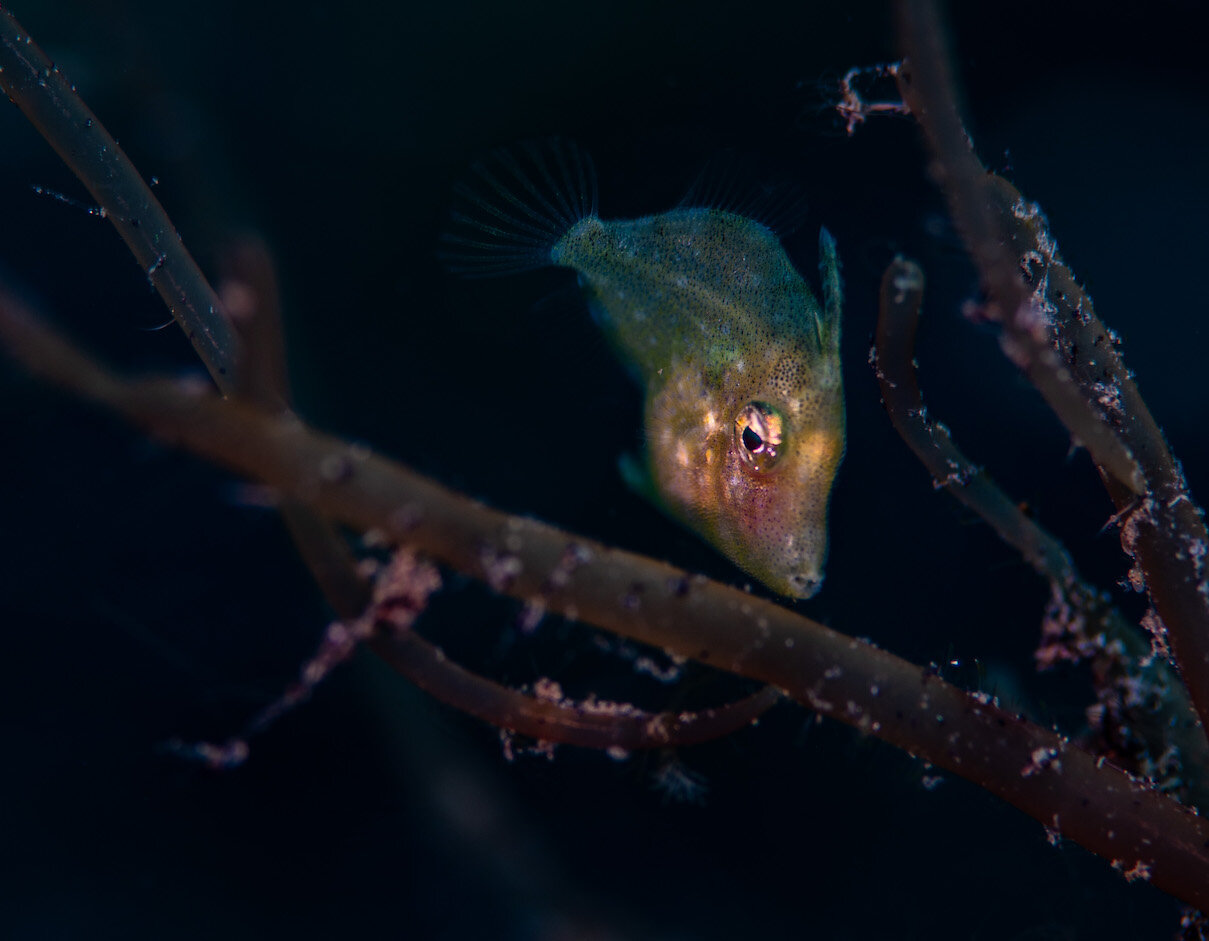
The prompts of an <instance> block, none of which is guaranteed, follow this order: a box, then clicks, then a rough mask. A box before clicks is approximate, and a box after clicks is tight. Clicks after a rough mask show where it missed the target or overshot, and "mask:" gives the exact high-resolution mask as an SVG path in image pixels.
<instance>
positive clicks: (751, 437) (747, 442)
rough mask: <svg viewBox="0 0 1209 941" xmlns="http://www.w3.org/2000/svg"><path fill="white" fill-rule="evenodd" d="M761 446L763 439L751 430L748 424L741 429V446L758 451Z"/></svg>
mask: <svg viewBox="0 0 1209 941" xmlns="http://www.w3.org/2000/svg"><path fill="white" fill-rule="evenodd" d="M763 446H764V439H763V438H761V437H760V436H759V435H758V434H756V433H755V432H754V431H752V430H751V426H750V425H748V426H747V427H746V428H744V429H743V447H745V448H747V450H749V451H752V452H755V451H759V450H760V448H761V447H763Z"/></svg>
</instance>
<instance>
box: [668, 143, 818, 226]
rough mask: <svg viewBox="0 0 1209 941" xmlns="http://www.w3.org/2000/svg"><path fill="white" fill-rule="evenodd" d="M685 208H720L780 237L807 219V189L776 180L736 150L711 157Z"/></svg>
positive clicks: (690, 193) (691, 190) (698, 178)
mask: <svg viewBox="0 0 1209 941" xmlns="http://www.w3.org/2000/svg"><path fill="white" fill-rule="evenodd" d="M680 206H681V208H684V209H721V210H722V211H724V212H732V213H734V214H735V215H738V216H743V217H745V218H747V219H754V220H755V221H756V222H759V223H761V224H762V225H765V226H767V227H768V228H769V229H771V230H772V231H773V232H775V233H776V234H777V235H779V236H784V235H788V234H790V233H791V232H793V231H794V230H796V229H797V228H798V227H799V226H800V225H801V224H802V222H803V221H804V220H805V218H806V214H807V204H806V192H805V190H804V189H803V187H802V185H801V184H800V183H798V182H797V181H796V180H789V179H784V178H782V179H775V178H770V177H769V175H768V174H767V173H765V172H763V171H762V170H761V168H760V166H759V164H758V162H757V161H756V160H755V159H754V158H751V157H748V156H745V155H743V154H740V153H738V152H737V151H735V150H733V149H729V150H724V151H722V152H721V153H719V154H717V155H715V156H714V157H711V158H710V159H709V160H708V161H706V163H705V165H704V166H703V167H702V168H701V170H700V172H698V174H697V178H696V179H695V180H694V181H693V184H692V186H690V187H689V190H688V192H687V193H685V195H684V198H683V199H682V200H680Z"/></svg>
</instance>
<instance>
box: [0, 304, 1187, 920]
mask: <svg viewBox="0 0 1209 941" xmlns="http://www.w3.org/2000/svg"><path fill="white" fill-rule="evenodd" d="M0 337H2V338H3V339H4V341H5V343H6V345H7V346H8V347H9V349H10V350H12V352H13V353H14V354H15V355H16V356H17V357H18V358H19V359H20V360H21V361H22V362H23V363H25V364H26V366H27V367H28V368H30V369H31V370H33V371H35V372H36V373H38V374H40V375H43V376H47V377H54V378H55V379H56V380H57V381H59V382H60V383H61V384H63V385H65V386H66V387H67V388H69V389H72V390H73V391H76V392H77V393H79V394H82V395H85V396H87V397H88V398H91V399H92V400H94V401H96V402H97V403H98V404H103V405H105V406H106V407H108V408H110V409H112V410H114V411H116V412H117V413H119V414H121V415H124V416H125V417H127V418H128V419H130V420H131V421H133V422H135V423H137V424H139V425H141V426H143V427H144V428H146V429H147V430H148V431H150V432H151V433H152V434H154V435H156V436H157V437H159V438H161V439H163V440H164V441H167V442H170V443H173V444H177V445H179V446H182V447H186V448H188V449H190V450H192V451H194V452H195V453H197V454H199V455H201V456H203V457H206V458H208V459H210V460H213V461H216V462H218V463H220V464H224V465H225V466H227V467H230V468H231V469H233V470H235V471H237V472H239V473H243V474H247V475H249V476H251V477H254V478H257V479H259V480H261V481H263V482H265V483H268V484H271V485H272V486H275V487H277V488H278V489H279V490H281V491H282V492H283V493H286V494H289V495H291V496H293V497H295V498H297V499H300V500H302V501H304V502H306V503H308V504H309V505H310V506H312V507H314V508H315V509H316V510H318V511H319V512H321V513H324V514H326V515H328V516H330V517H332V518H333V519H336V520H340V521H341V522H343V523H345V524H347V525H349V526H352V527H354V528H356V529H358V530H361V531H377V532H379V533H380V534H381V535H382V536H383V537H384V538H385V539H387V540H388V541H391V542H397V543H400V544H408V545H413V546H415V547H416V548H418V549H420V550H422V551H423V552H425V553H427V554H429V555H431V556H433V557H434V558H436V559H438V560H440V561H442V562H444V563H446V564H448V565H450V566H452V567H454V568H456V569H457V570H459V571H461V572H464V573H466V574H468V575H471V576H472V577H475V578H480V579H484V580H486V579H487V577H488V569H489V568H490V567H492V565H494V563H495V561H496V560H498V559H499V558H500V557H502V556H508V557H510V558H512V559H514V560H515V564H514V565H511V566H510V567H509V573H510V576H511V577H510V578H508V579H506V580H499V579H497V580H496V583H495V587H497V589H499V590H501V591H503V592H505V593H506V594H509V595H511V596H513V597H516V598H520V599H528V598H532V597H535V596H536V597H541V598H543V599H544V601H545V604H546V606H547V609H548V610H549V611H550V612H552V613H555V614H559V615H563V616H566V617H572V618H577V619H579V620H582V621H585V622H587V623H591V624H595V625H597V626H599V627H602V628H604V629H606V630H610V631H613V632H614V633H617V634H620V635H622V636H625V637H629V638H632V639H634V640H638V641H641V642H643V643H647V644H652V645H654V646H657V647H662V648H663V649H665V650H668V651H669V652H671V653H673V654H677V655H680V656H685V657H689V658H693V659H696V660H699V661H701V662H703V663H708V664H711V665H713V666H715V667H719V668H721V669H725V670H729V671H731V672H734V673H738V674H740V675H743V676H747V677H750V678H752V679H757V680H759V681H761V682H763V683H767V684H769V685H771V686H774V687H777V688H780V689H783V690H785V692H786V693H787V694H788V695H789V696H791V697H793V698H795V699H797V700H798V701H800V702H802V703H804V704H807V705H809V706H810V707H812V708H813V709H815V710H817V711H818V712H820V713H822V714H824V715H828V716H831V717H833V718H835V719H838V720H840V721H842V722H846V723H848V724H850V725H853V726H855V727H856V728H858V729H860V730H862V731H863V732H865V733H867V734H870V735H874V736H876V737H878V738H881V739H883V740H885V741H887V742H890V743H891V744H893V745H896V746H898V747H900V748H903V749H906V750H907V751H909V752H910V753H911V754H913V755H916V756H918V757H920V758H923V759H925V760H927V761H930V762H931V763H932V764H934V765H936V766H938V767H941V768H945V769H947V770H949V771H952V772H953V773H955V774H959V775H961V776H962V777H965V778H967V779H968V780H970V781H973V782H974V783H976V784H978V785H980V786H981V787H984V788H986V789H987V790H989V791H991V792H992V793H994V794H997V795H998V796H1000V797H1002V798H1003V799H1004V800H1007V801H1008V802H1010V803H1012V804H1013V805H1015V806H1016V807H1018V808H1020V809H1021V810H1023V811H1024V812H1025V813H1027V814H1029V815H1031V816H1032V817H1034V818H1035V819H1037V820H1038V821H1040V822H1042V823H1043V824H1044V825H1045V826H1047V827H1049V828H1051V830H1053V831H1056V832H1058V833H1059V834H1060V835H1061V836H1063V837H1065V838H1068V839H1071V840H1074V841H1075V842H1077V843H1079V844H1081V845H1082V846H1084V847H1086V848H1087V849H1089V850H1091V851H1092V852H1095V853H1098V854H1099V855H1101V856H1103V857H1105V858H1106V859H1109V860H1112V861H1113V863H1114V865H1117V866H1119V867H1121V868H1123V869H1124V870H1126V871H1128V872H1131V873H1133V874H1135V875H1139V874H1140V875H1143V876H1144V877H1146V878H1148V879H1150V880H1151V881H1152V882H1153V883H1154V884H1155V885H1156V886H1158V887H1159V888H1161V889H1163V890H1164V891H1166V892H1169V893H1170V894H1172V895H1174V896H1176V897H1177V898H1180V899H1182V900H1184V901H1186V902H1188V903H1189V904H1192V905H1196V906H1198V907H1201V908H1205V907H1209V821H1206V820H1203V819H1201V818H1200V817H1198V816H1197V815H1195V814H1194V813H1192V812H1191V811H1189V810H1188V809H1187V808H1184V807H1182V806H1180V805H1179V804H1177V803H1176V802H1175V801H1173V800H1171V799H1169V798H1167V797H1165V796H1163V795H1162V794H1160V793H1158V792H1157V791H1156V790H1155V789H1154V788H1153V787H1152V786H1151V785H1150V784H1148V783H1146V782H1143V781H1139V780H1136V779H1134V778H1132V777H1130V776H1129V775H1127V774H1125V773H1124V772H1122V771H1120V770H1118V769H1116V768H1114V767H1112V766H1111V765H1109V764H1107V763H1106V762H1105V761H1104V759H1103V758H1096V757H1095V756H1094V755H1091V754H1089V753H1088V752H1085V751H1083V750H1082V749H1080V748H1078V747H1075V746H1073V745H1071V744H1070V743H1069V742H1068V741H1067V740H1066V739H1064V738H1062V737H1060V736H1058V735H1056V734H1054V733H1052V732H1049V731H1047V730H1045V729H1042V728H1039V727H1037V726H1035V725H1032V724H1031V723H1029V722H1027V721H1025V720H1023V719H1021V718H1018V717H1016V716H1013V715H1011V714H1010V713H1008V712H1005V711H1004V710H1002V709H1000V708H998V706H996V705H995V704H994V703H993V702H991V701H990V697H986V696H981V695H978V694H969V693H966V692H963V691H962V690H960V689H958V688H956V687H954V686H951V685H949V684H948V683H946V682H944V681H943V680H942V679H941V678H940V677H939V676H937V675H936V674H935V671H932V670H928V669H921V668H920V667H918V666H915V665H914V664H911V663H908V662H906V661H904V660H902V659H900V658H898V657H895V656H893V655H892V654H889V653H887V652H885V651H883V650H879V649H878V648H877V647H874V646H873V645H872V644H869V643H866V642H863V641H860V640H857V639H855V638H852V637H848V636H845V635H843V634H840V633H837V632H836V631H833V630H831V629H829V628H827V627H824V626H823V625H821V624H818V623H816V622H814V621H811V620H809V619H807V618H804V617H801V616H799V615H797V614H794V613H793V612H792V611H790V610H788V609H786V608H783V607H781V606H779V605H777V604H774V603H772V602H769V601H765V600H763V599H760V598H753V597H751V596H750V595H748V594H746V593H744V592H742V591H738V590H736V589H733V588H729V587H727V586H724V585H721V584H718V583H716V582H711V581H709V580H708V579H705V578H703V577H700V576H692V575H689V574H688V573H686V572H684V571H682V570H679V569H676V568H674V567H672V566H670V565H667V564H664V563H662V562H657V561H655V560H652V559H648V558H644V557H642V556H638V555H635V554H633V553H630V552H625V551H622V550H618V549H612V548H608V547H606V546H603V545H600V544H598V543H594V542H591V541H588V540H585V539H581V538H579V537H576V536H572V535H570V534H568V533H565V532H561V531H559V530H558V529H556V528H554V527H551V526H548V525H545V524H543V523H539V522H536V521H533V520H528V519H521V518H517V517H512V516H508V515H506V514H503V513H500V512H498V511H495V510H492V509H489V508H487V507H485V506H482V505H481V504H478V503H475V502H472V501H470V500H468V499H467V498H465V497H463V496H461V495H459V494H457V493H455V492H453V491H450V490H448V489H447V488H445V487H443V486H441V485H440V484H438V483H436V482H434V481H431V480H428V479H426V478H424V477H422V476H420V475H418V474H416V473H414V472H412V471H410V470H408V469H406V468H404V467H402V466H400V465H398V464H394V463H392V462H390V461H387V460H385V459H383V458H381V457H378V456H376V455H374V454H372V453H369V452H368V451H367V450H366V449H365V448H363V447H359V446H355V445H351V444H349V443H347V442H344V441H341V440H340V439H338V438H334V437H331V436H328V435H323V434H320V433H317V432H314V431H312V430H310V429H308V428H306V427H305V426H304V425H303V424H302V423H301V422H299V421H298V420H297V419H294V418H292V417H284V418H283V417H279V416H272V415H267V414H264V413H262V412H259V411H257V410H255V409H253V408H250V407H248V406H245V405H241V404H240V403H236V402H224V401H221V400H219V399H216V398H215V397H213V396H211V395H208V394H205V393H204V392H199V391H198V390H196V389H187V388H182V387H181V386H180V384H178V383H174V382H162V381H158V382H157V381H148V382H123V381H122V380H120V379H118V378H116V377H114V376H112V375H110V374H109V373H108V372H106V371H105V370H104V369H103V368H101V367H100V366H99V365H98V364H96V363H95V362H93V361H91V360H90V359H88V358H87V357H86V356H84V355H83V354H81V353H79V352H78V351H77V350H75V349H74V348H73V347H71V346H70V345H69V344H67V343H66V342H65V341H63V340H62V339H60V338H59V337H57V336H55V335H54V334H53V333H51V332H50V331H48V330H47V329H46V328H45V327H43V326H42V325H41V324H39V323H38V322H37V321H36V320H34V319H32V318H31V317H30V316H29V315H28V314H27V313H25V312H24V311H22V310H20V309H19V308H18V307H16V306H15V305H14V304H13V303H12V302H11V299H8V298H4V299H0ZM568 558H572V559H574V560H575V564H574V565H573V566H569V565H567V561H566V560H567V559H568ZM555 576H557V577H555Z"/></svg>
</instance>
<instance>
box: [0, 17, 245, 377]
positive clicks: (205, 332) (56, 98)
mask: <svg viewBox="0 0 1209 941" xmlns="http://www.w3.org/2000/svg"><path fill="white" fill-rule="evenodd" d="M0 88H3V89H4V92H5V94H7V95H8V97H9V98H10V99H12V101H13V103H14V104H15V105H16V106H17V107H18V108H20V109H21V110H22V112H24V113H25V116H26V117H27V118H29V120H30V122H31V123H32V124H33V125H34V127H36V128H37V129H38V131H39V132H40V133H41V134H42V136H43V137H45V138H46V140H47V142H49V143H50V145H51V146H52V147H53V148H54V149H55V152H56V153H57V154H58V155H59V156H60V157H61V158H62V159H63V162H64V163H66V164H67V166H68V167H69V168H70V169H71V171H72V172H73V173H74V174H75V175H76V176H77V177H79V179H80V181H81V182H82V183H83V184H84V185H85V186H86V187H87V188H88V191H89V192H90V193H91V194H92V197H93V199H95V200H96V201H97V203H98V205H100V207H101V210H102V213H103V214H104V215H105V216H106V217H108V219H109V221H110V222H112V223H113V225H114V227H115V228H116V229H117V230H118V234H119V235H121V237H122V240H123V241H124V242H125V243H126V245H127V246H128V247H129V248H130V251H131V252H132V253H133V254H134V257H135V259H136V260H137V261H138V263H139V267H141V268H142V269H143V271H144V272H146V274H147V277H148V279H149V280H150V281H151V283H152V285H154V287H155V289H156V291H158V292H159V295H160V297H162V298H163V300H164V303H165V304H167V305H168V309H169V310H170V311H171V312H172V316H173V317H175V318H176V321H177V323H179V324H180V325H181V328H182V329H183V330H184V331H185V334H186V335H187V336H188V337H189V341H190V342H191V343H192V344H193V348H194V349H195V350H196V351H197V355H198V356H200V357H201V360H202V362H203V363H205V365H206V368H207V369H208V370H209V371H210V375H211V376H212V377H213V378H214V382H215V383H216V384H217V385H218V387H219V388H220V389H221V390H222V391H223V392H224V393H229V392H231V391H232V390H233V388H234V385H233V380H234V377H235V364H236V363H237V362H238V361H239V344H238V342H237V340H236V337H235V334H234V333H233V332H232V330H231V326H230V324H229V323H228V322H227V320H226V317H225V316H224V314H223V310H222V303H221V302H220V301H219V299H218V295H216V294H215V293H214V290H213V288H211V287H210V285H209V283H208V282H207V281H206V279H205V277H204V276H203V275H202V273H201V270H200V269H199V268H198V267H197V263H196V262H195V261H194V260H193V257H192V256H191V255H190V254H189V253H188V252H187V251H186V250H185V246H184V244H183V243H182V242H181V238H180V235H179V234H178V233H177V231H176V229H175V228H174V227H173V225H172V222H171V221H170V220H169V219H168V216H167V214H166V213H165V212H164V207H163V206H161V205H160V203H159V200H158V199H156V198H155V196H154V195H153V194H152V192H151V190H150V189H149V188H148V186H147V185H146V184H145V183H144V182H143V180H142V178H141V177H140V176H139V173H138V171H137V170H136V169H135V168H134V165H133V164H131V162H130V159H129V158H128V157H127V156H126V154H125V152H123V150H122V148H121V147H119V146H118V143H117V141H115V140H114V139H113V137H112V136H111V135H110V134H109V132H108V131H106V130H105V128H104V127H103V126H102V125H101V122H100V121H98V120H97V117H96V115H95V114H93V113H92V112H91V111H90V110H89V109H88V106H87V105H85V104H84V102H83V101H82V100H81V99H80V96H79V95H77V94H76V92H75V88H74V86H73V85H71V83H69V82H68V81H67V79H66V78H64V76H63V73H61V72H60V71H59V69H58V68H57V67H56V66H55V64H54V63H53V62H51V61H50V59H48V58H47V57H46V54H45V53H44V52H42V50H41V49H39V48H38V45H37V43H35V42H34V41H33V40H32V39H31V38H30V35H29V33H27V32H26V31H25V30H24V29H23V28H22V27H21V24H20V23H18V22H17V20H16V19H15V18H14V17H13V15H12V14H11V13H9V12H8V10H6V9H4V8H3V7H0Z"/></svg>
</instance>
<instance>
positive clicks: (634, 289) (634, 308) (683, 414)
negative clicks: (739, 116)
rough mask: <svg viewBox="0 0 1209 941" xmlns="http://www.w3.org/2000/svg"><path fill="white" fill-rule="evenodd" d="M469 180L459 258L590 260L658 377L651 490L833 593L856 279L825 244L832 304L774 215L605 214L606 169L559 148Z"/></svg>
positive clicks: (743, 552)
mask: <svg viewBox="0 0 1209 941" xmlns="http://www.w3.org/2000/svg"><path fill="white" fill-rule="evenodd" d="M476 169H477V176H476V178H475V181H474V184H473V185H472V184H464V185H462V186H461V187H459V188H458V190H457V192H458V195H459V197H460V204H461V208H459V209H458V210H457V211H455V213H454V217H453V225H452V227H451V229H450V231H449V233H448V234H447V237H446V239H447V245H448V247H449V251H448V253H447V255H448V258H449V261H450V265H451V267H452V268H454V269H455V270H458V271H461V272H462V273H465V274H500V273H506V272H508V271H517V270H526V269H530V268H535V267H541V266H545V265H559V266H563V267H567V268H573V269H574V270H575V271H576V272H577V273H578V276H579V283H580V285H581V287H582V289H583V292H584V295H585V296H586V298H587V300H588V303H589V306H590V307H591V310H592V313H593V316H594V317H595V319H596V321H597V323H598V324H600V326H601V328H602V329H603V330H604V331H605V333H606V334H607V335H608V336H609V338H610V340H611V341H612V343H613V346H614V348H615V349H616V350H617V352H618V355H619V356H621V357H622V359H624V360H625V361H626V362H627V364H629V365H630V366H631V368H632V370H633V372H634V373H635V374H636V375H637V376H638V378H639V380H640V381H641V382H642V383H643V385H644V387H645V393H646V395H645V424H646V441H647V451H646V454H645V455H644V457H643V458H642V459H640V460H632V459H631V460H628V461H623V465H622V466H623V472H624V473H625V475H626V477H627V480H628V481H629V483H630V484H631V485H632V486H634V487H635V489H637V490H639V491H640V492H642V493H644V494H645V495H647V496H648V497H650V498H651V499H653V500H654V501H655V502H656V503H657V504H658V505H659V506H660V507H661V508H663V509H664V510H665V511H667V512H668V513H669V514H671V515H672V516H673V517H675V518H676V519H678V520H680V521H681V522H683V523H684V524H685V525H686V526H688V527H689V528H690V529H692V530H694V531H695V532H697V533H698V534H699V535H701V536H702V537H703V538H704V539H706V540H707V541H708V542H710V543H711V544H712V545H714V546H715V547H716V548H717V549H718V550H719V551H720V552H722V553H724V554H725V555H726V556H727V557H728V558H730V559H731V560H732V561H733V562H734V563H735V564H736V565H738V566H739V567H740V568H742V569H743V570H744V571H746V572H748V573H749V574H751V575H753V576H754V577H756V578H758V579H759V580H760V581H762V582H764V583H765V584H766V585H768V586H769V587H770V588H772V589H774V590H776V591H777V592H779V593H781V594H784V595H789V596H792V597H798V598H806V597H810V596H811V595H813V594H814V593H815V592H817V591H818V589H819V587H820V586H821V584H822V580H823V564H824V561H825V559H826V555H827V512H828V502H829V498H830V494H831V487H832V482H833V480H834V478H835V474H836V470H837V469H838V467H839V464H840V461H841V459H842V457H843V453H844V399H843V387H842V383H841V374H840V360H839V340H840V280H839V264H838V261H837V258H836V252H835V243H834V242H833V240H832V239H831V237H830V235H829V234H828V233H827V232H826V230H822V232H821V233H820V238H819V270H820V273H821V277H822V286H823V299H824V304H823V305H822V306H820V304H819V302H818V301H817V300H816V299H815V296H814V294H813V293H812V292H811V290H810V287H809V286H808V285H807V283H806V281H805V280H804V279H803V278H802V276H801V275H800V274H798V272H797V270H796V269H795V268H794V267H793V265H792V264H791V262H790V261H789V258H788V256H787V255H786V253H785V250H784V248H783V247H782V245H781V243H780V241H779V239H778V238H777V236H776V235H775V234H774V233H773V232H772V231H771V230H770V229H769V228H768V227H766V226H765V225H763V224H762V223H761V222H759V221H757V220H755V219H752V218H748V217H746V216H744V215H741V214H739V213H738V212H735V211H731V210H730V209H729V208H725V207H721V208H719V207H709V206H700V207H698V206H691V207H679V208H676V209H673V210H671V211H669V212H665V213H661V214H658V215H652V216H645V217H643V218H641V219H632V220H603V219H601V218H600V217H599V216H598V215H597V214H596V207H595V189H594V182H593V176H592V172H591V164H590V162H589V161H588V160H587V158H586V157H585V156H584V155H582V154H581V153H580V152H579V151H577V150H575V149H574V148H572V147H571V146H570V145H567V144H562V143H557V142H551V143H546V144H543V145H530V146H529V147H527V148H523V149H519V150H517V151H514V152H501V153H500V154H497V155H495V157H494V158H493V159H492V161H490V162H487V163H484V164H482V165H480V166H479V167H478V168H476Z"/></svg>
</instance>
